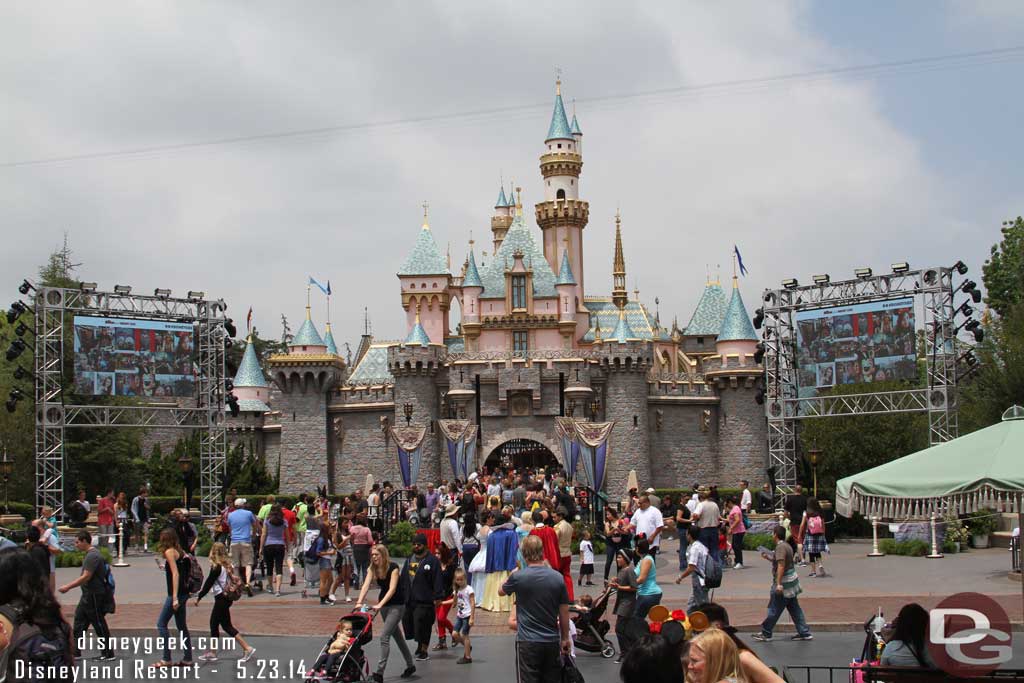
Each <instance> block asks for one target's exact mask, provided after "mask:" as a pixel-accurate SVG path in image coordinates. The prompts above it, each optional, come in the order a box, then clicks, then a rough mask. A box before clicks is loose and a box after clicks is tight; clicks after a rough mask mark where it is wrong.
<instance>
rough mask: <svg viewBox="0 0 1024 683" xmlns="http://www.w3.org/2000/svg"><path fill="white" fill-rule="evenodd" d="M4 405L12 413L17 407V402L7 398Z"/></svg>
mask: <svg viewBox="0 0 1024 683" xmlns="http://www.w3.org/2000/svg"><path fill="white" fill-rule="evenodd" d="M4 405H5V406H7V412H8V413H13V412H14V411H15V410H17V409H18V402H17V401H13V400H11V399H7V402H6V403H5V404H4Z"/></svg>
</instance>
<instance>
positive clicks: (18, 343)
mask: <svg viewBox="0 0 1024 683" xmlns="http://www.w3.org/2000/svg"><path fill="white" fill-rule="evenodd" d="M24 351H25V342H23V341H22V340H20V339H15V340H14V341H12V342H11V345H10V346H9V347H8V348H7V360H9V361H12V360H14V359H15V358H17V357H18V356H20V355H21V354H22V353H23V352H24Z"/></svg>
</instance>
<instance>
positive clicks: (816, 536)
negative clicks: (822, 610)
mask: <svg viewBox="0 0 1024 683" xmlns="http://www.w3.org/2000/svg"><path fill="white" fill-rule="evenodd" d="M821 515H822V512H821V505H820V504H819V503H818V501H816V500H814V499H811V500H808V501H807V512H805V513H804V519H803V522H801V524H800V532H801V533H800V535H801V536H803V539H804V552H805V553H807V559H808V560H809V561H810V563H811V573H810V574H808V576H826V574H825V562H824V561H823V560H822V558H821V556H822V554H824V553H827V552H828V542H827V541H826V540H825V519H824V518H823V517H822V516H821Z"/></svg>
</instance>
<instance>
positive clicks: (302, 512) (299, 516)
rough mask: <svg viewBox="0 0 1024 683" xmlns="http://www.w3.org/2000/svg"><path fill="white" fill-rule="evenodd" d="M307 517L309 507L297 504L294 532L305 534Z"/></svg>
mask: <svg viewBox="0 0 1024 683" xmlns="http://www.w3.org/2000/svg"><path fill="white" fill-rule="evenodd" d="M308 515H309V507H308V506H307V505H306V504H305V503H299V504H298V505H297V506H296V508H295V519H296V520H298V521H297V523H296V524H295V530H296V531H297V532H299V533H302V534H304V533H306V517H307V516H308Z"/></svg>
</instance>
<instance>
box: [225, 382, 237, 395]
mask: <svg viewBox="0 0 1024 683" xmlns="http://www.w3.org/2000/svg"><path fill="white" fill-rule="evenodd" d="M234 389H235V383H234V382H233V381H232V380H230V379H226V380H224V391H226V392H228V393H231V392H232V391H234Z"/></svg>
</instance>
